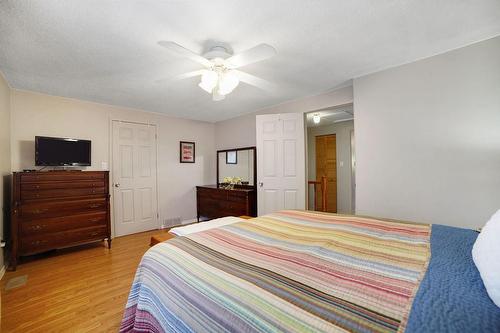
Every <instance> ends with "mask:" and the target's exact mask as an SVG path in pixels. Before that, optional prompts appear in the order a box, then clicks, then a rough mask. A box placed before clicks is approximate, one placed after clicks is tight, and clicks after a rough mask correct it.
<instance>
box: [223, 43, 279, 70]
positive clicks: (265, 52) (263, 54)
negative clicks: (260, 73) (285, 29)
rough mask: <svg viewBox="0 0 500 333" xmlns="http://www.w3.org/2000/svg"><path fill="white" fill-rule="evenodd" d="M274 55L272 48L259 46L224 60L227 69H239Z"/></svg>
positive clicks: (263, 45) (266, 45) (264, 45)
mask: <svg viewBox="0 0 500 333" xmlns="http://www.w3.org/2000/svg"><path fill="white" fill-rule="evenodd" d="M274 55H276V50H275V48H274V47H272V46H271V45H268V44H259V45H257V46H255V47H252V48H251V49H248V50H246V51H243V52H242V53H238V54H236V55H234V56H232V57H229V58H228V59H226V60H225V63H226V66H228V67H229V68H239V67H243V66H246V65H249V64H253V63H254V62H258V61H262V60H265V59H268V58H271V57H273V56H274Z"/></svg>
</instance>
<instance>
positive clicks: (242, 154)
mask: <svg viewBox="0 0 500 333" xmlns="http://www.w3.org/2000/svg"><path fill="white" fill-rule="evenodd" d="M255 159H256V151H255V147H246V148H235V149H225V150H218V151H217V185H218V186H224V185H225V184H227V178H228V177H231V178H235V177H237V178H240V179H241V184H237V185H242V186H251V187H254V186H256V184H255V182H256V179H255V178H256V165H255ZM224 179H226V181H224Z"/></svg>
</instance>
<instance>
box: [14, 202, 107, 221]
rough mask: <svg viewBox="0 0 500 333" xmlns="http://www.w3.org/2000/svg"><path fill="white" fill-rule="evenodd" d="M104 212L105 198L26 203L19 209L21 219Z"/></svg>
mask: <svg viewBox="0 0 500 333" xmlns="http://www.w3.org/2000/svg"><path fill="white" fill-rule="evenodd" d="M106 210H107V202H106V198H97V199H87V200H59V201H53V202H50V201H49V202H35V203H26V204H23V205H21V207H20V208H19V214H20V217H21V218H22V219H40V218H46V217H58V216H67V215H73V214H78V213H86V212H92V211H106Z"/></svg>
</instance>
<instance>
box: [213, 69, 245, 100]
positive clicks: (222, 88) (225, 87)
mask: <svg viewBox="0 0 500 333" xmlns="http://www.w3.org/2000/svg"><path fill="white" fill-rule="evenodd" d="M239 83H240V79H239V78H238V75H236V73H234V72H233V71H228V72H226V73H224V74H222V75H221V77H220V80H219V90H218V92H219V94H221V95H227V94H230V93H231V92H232V91H233V90H234V89H235V88H236V87H237V86H238V84H239Z"/></svg>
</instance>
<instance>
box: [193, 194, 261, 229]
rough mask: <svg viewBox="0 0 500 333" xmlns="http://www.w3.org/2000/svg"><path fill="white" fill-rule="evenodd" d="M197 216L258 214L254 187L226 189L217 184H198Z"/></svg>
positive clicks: (215, 216) (212, 217)
mask: <svg viewBox="0 0 500 333" xmlns="http://www.w3.org/2000/svg"><path fill="white" fill-rule="evenodd" d="M196 206H197V211H198V213H197V218H198V221H200V218H206V219H215V218H219V217H224V216H241V215H247V216H257V215H256V213H257V205H256V192H255V189H254V188H250V187H248V188H234V189H232V190H226V189H223V188H218V187H217V185H205V186H196Z"/></svg>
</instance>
